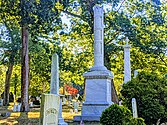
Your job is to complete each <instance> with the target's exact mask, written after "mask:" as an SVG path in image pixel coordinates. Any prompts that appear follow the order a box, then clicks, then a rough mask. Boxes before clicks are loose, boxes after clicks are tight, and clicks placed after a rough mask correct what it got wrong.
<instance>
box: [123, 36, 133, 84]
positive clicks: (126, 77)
mask: <svg viewBox="0 0 167 125" xmlns="http://www.w3.org/2000/svg"><path fill="white" fill-rule="evenodd" d="M126 42H127V43H126V45H124V46H123V47H124V83H127V82H128V81H130V80H131V65H130V48H131V45H129V44H128V39H126Z"/></svg>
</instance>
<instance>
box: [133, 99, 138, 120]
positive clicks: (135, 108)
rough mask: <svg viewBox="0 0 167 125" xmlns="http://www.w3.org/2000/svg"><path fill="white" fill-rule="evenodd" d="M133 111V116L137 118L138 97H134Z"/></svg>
mask: <svg viewBox="0 0 167 125" xmlns="http://www.w3.org/2000/svg"><path fill="white" fill-rule="evenodd" d="M132 113H133V118H137V117H138V115H137V104H136V99H135V98H132Z"/></svg>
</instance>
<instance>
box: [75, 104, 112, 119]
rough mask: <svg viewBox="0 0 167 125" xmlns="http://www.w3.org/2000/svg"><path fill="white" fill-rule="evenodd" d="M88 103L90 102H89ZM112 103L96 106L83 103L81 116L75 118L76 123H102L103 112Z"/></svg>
mask: <svg viewBox="0 0 167 125" xmlns="http://www.w3.org/2000/svg"><path fill="white" fill-rule="evenodd" d="M87 103H88V102H87ZM111 104H113V103H112V102H111V103H107V102H96V104H95V103H94V104H92V103H91V102H90V103H89V104H86V103H83V106H82V114H81V116H74V121H100V117H101V114H102V112H103V111H104V110H105V109H106V108H108V107H109V106H110V105H111Z"/></svg>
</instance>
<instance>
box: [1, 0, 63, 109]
mask: <svg viewBox="0 0 167 125" xmlns="http://www.w3.org/2000/svg"><path fill="white" fill-rule="evenodd" d="M55 4H56V1H52V0H38V1H34V0H27V1H25V0H7V1H6V0H2V1H1V2H0V6H1V8H0V12H1V13H0V17H1V21H2V22H3V21H4V20H3V19H5V21H12V22H13V25H17V26H18V27H19V28H20V30H21V33H22V37H21V39H22V40H21V41H22V42H21V43H22V52H21V53H22V54H21V57H22V61H21V62H22V69H21V73H22V76H21V102H22V107H21V111H29V105H28V87H29V56H28V52H29V49H28V41H29V36H30V35H31V39H33V41H37V39H38V38H37V36H39V33H45V34H47V33H48V32H49V31H51V30H54V26H55V25H58V24H59V23H60V19H59V18H58V10H57V9H56V8H55ZM37 34H38V35H37Z"/></svg>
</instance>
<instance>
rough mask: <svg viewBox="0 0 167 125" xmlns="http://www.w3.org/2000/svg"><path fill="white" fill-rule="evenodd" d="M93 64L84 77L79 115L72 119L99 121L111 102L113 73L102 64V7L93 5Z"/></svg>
mask: <svg viewBox="0 0 167 125" xmlns="http://www.w3.org/2000/svg"><path fill="white" fill-rule="evenodd" d="M93 9H94V66H93V67H92V68H91V69H90V71H89V72H86V73H84V74H83V76H84V77H85V102H84V103H83V105H82V112H81V116H76V117H74V121H100V116H101V114H102V112H103V111H104V110H105V109H106V108H108V107H109V106H110V105H111V104H112V103H113V102H112V95H111V93H112V83H111V82H112V81H113V80H112V79H113V77H114V76H113V74H112V72H111V71H109V70H107V68H106V67H105V66H104V42H103V39H104V38H103V37H104V24H103V22H104V21H103V20H104V17H103V16H104V14H103V7H102V6H99V5H95V6H94V8H93Z"/></svg>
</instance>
